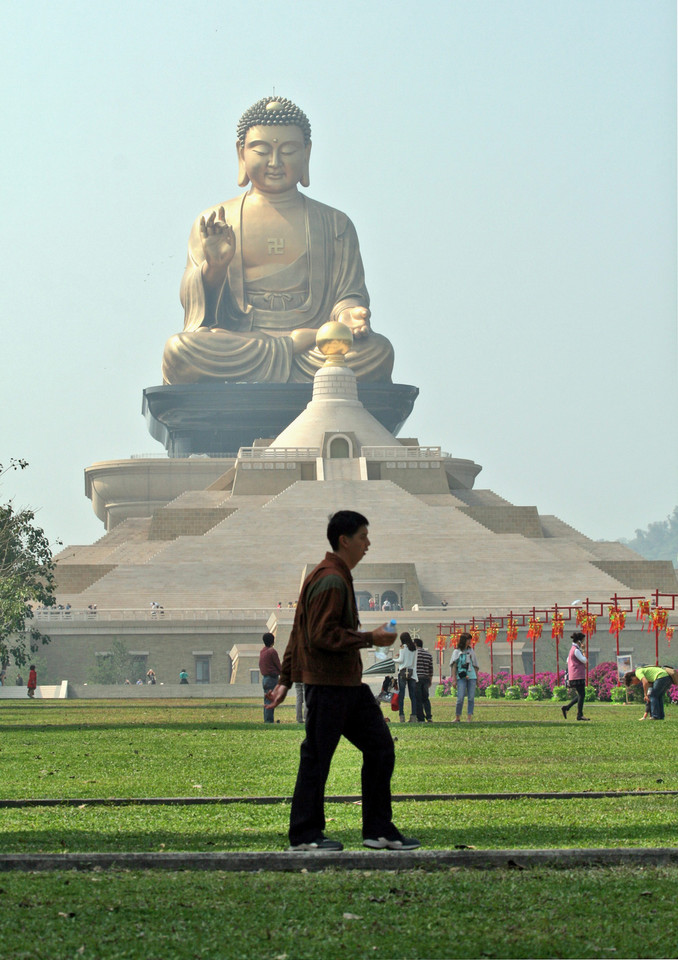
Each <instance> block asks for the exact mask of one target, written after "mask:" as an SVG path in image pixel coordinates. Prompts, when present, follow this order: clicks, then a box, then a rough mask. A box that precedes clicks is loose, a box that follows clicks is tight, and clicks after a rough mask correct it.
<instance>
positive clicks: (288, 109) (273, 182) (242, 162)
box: [236, 97, 311, 194]
mask: <svg viewBox="0 0 678 960" xmlns="http://www.w3.org/2000/svg"><path fill="white" fill-rule="evenodd" d="M236 149H237V151H238V184H239V185H240V186H241V187H246V186H247V184H248V183H250V182H251V183H252V184H253V185H254V186H255V187H256V188H257V189H258V190H260V191H261V192H263V193H277V194H279V193H284V192H285V191H287V190H289V189H291V188H293V187H296V185H297V183H301V185H302V186H304V187H307V186H308V185H309V183H310V179H309V169H308V165H309V157H310V154H311V124H310V123H309V121H308V117H307V116H306V114H305V113H304V112H303V111H302V110H300V109H299V107H297V106H296V104H294V103H292V101H291V100H287V99H285V98H284V97H264V98H263V99H262V100H258V101H257V102H256V103H255V104H253V105H252V106H251V107H250V108H249V110H246V111H245V113H243V115H242V117H241V118H240V120H239V121H238V140H237V142H236Z"/></svg>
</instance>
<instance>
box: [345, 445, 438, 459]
mask: <svg viewBox="0 0 678 960" xmlns="http://www.w3.org/2000/svg"><path fill="white" fill-rule="evenodd" d="M360 454H361V456H363V457H364V458H365V459H366V460H442V459H445V458H447V459H449V458H450V454H449V453H442V452H441V449H440V447H406V446H402V445H401V446H398V447H363V448H362V450H361V451H360Z"/></svg>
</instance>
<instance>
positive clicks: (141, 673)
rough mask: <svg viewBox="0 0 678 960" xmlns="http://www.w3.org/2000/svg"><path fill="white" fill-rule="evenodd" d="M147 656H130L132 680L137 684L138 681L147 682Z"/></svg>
mask: <svg viewBox="0 0 678 960" xmlns="http://www.w3.org/2000/svg"><path fill="white" fill-rule="evenodd" d="M147 659H148V658H147V657H146V655H145V654H134V655H132V656H130V680H131V681H132V683H136V682H137V680H144V681H145V680H146V670H147V669H148V668H147V666H146V660H147Z"/></svg>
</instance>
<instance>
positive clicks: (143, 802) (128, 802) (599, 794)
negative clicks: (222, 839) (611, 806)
mask: <svg viewBox="0 0 678 960" xmlns="http://www.w3.org/2000/svg"><path fill="white" fill-rule="evenodd" d="M675 796H678V790H582V791H567V792H553V793H549V792H541V793H539V792H534V793H528V792H525V793H398V794H394V795H393V796H392V798H391V799H392V801H393V802H394V803H398V802H402V801H405V800H416V801H420V802H429V803H430V802H432V801H435V800H466V801H468V800H600V799H605V798H607V797H611V798H618V797H675ZM361 800H362V798H361V796H360V794H346V795H335V796H331V797H325V802H326V803H360V802H361ZM291 802H292V797H291V796H276V797H81V798H78V797H67V798H56V797H35V798H32V799H25V800H0V810H1V809H3V808H10V807H19V808H23V807H130V806H149V807H155V806H168V807H171V806H180V807H181V806H187V807H188V806H203V805H205V804H216V805H220V804H221V805H227V804H232V803H249V804H255V805H259V806H268V805H272V804H276V803H291Z"/></svg>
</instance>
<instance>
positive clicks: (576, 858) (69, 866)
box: [0, 847, 678, 873]
mask: <svg viewBox="0 0 678 960" xmlns="http://www.w3.org/2000/svg"><path fill="white" fill-rule="evenodd" d="M658 864H678V847H661V848H656V849H653V848H647V847H620V848H615V849H610V848H600V849H595V848H592V849H582V850H573V849H564V850H473V849H467V850H412V851H408V852H404V853H395V852H393V851H390V850H378V851H372V850H344V851H343V852H342V853H288V852H283V851H274V852H271V851H268V852H257V853H253V852H246V853H200V852H196V853H189V852H184V853H182V852H177V853H46V854H31V853H15V854H0V873H2V872H7V871H10V870H23V871H46V870H108V869H116V868H117V869H121V870H224V871H228V872H248V873H252V872H257V871H272V872H276V873H293V872H298V871H301V870H307V871H313V870H324V869H326V868H328V867H333V868H335V869H339V870H441V869H442V870H449V869H450V868H452V867H465V868H467V869H468V868H472V869H479V870H485V869H488V868H497V867H499V868H504V869H513V870H529V869H533V868H535V867H549V868H552V867H560V868H572V867H604V866H620V865H621V866H636V865H642V866H657V865H658Z"/></svg>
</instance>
